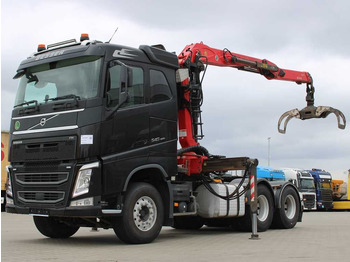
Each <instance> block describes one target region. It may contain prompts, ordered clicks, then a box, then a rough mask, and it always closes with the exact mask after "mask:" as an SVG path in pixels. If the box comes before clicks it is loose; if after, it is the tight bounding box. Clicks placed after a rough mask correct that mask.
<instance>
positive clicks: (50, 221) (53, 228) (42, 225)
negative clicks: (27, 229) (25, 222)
mask: <svg viewBox="0 0 350 262" xmlns="http://www.w3.org/2000/svg"><path fill="white" fill-rule="evenodd" d="M33 219H34V224H35V226H36V228H37V229H38V230H39V232H40V233H41V234H43V235H44V236H47V237H51V238H69V237H70V236H73V235H74V234H75V233H76V232H77V231H78V229H79V227H78V226H69V225H67V224H64V223H63V222H61V221H59V220H57V219H55V218H52V217H38V216H34V217H33Z"/></svg>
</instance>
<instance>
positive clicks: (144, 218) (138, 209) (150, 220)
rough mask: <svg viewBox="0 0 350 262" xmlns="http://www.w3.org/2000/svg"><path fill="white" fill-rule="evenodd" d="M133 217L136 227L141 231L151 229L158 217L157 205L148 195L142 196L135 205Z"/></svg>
mask: <svg viewBox="0 0 350 262" xmlns="http://www.w3.org/2000/svg"><path fill="white" fill-rule="evenodd" d="M133 218H134V222H135V225H136V227H137V228H138V229H139V230H141V231H148V230H150V229H151V228H152V227H153V226H154V224H155V222H156V219H157V206H156V204H155V203H154V201H153V200H152V198H150V197H148V196H143V197H140V198H139V199H138V200H137V201H136V203H135V206H134V210H133Z"/></svg>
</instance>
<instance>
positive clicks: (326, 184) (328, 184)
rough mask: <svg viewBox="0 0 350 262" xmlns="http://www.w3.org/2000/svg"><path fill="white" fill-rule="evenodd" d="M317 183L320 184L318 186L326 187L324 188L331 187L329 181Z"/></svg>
mask: <svg viewBox="0 0 350 262" xmlns="http://www.w3.org/2000/svg"><path fill="white" fill-rule="evenodd" d="M319 185H320V188H326V189H330V188H331V183H329V182H323V183H319Z"/></svg>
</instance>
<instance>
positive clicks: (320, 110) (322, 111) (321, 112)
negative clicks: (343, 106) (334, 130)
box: [316, 106, 346, 129]
mask: <svg viewBox="0 0 350 262" xmlns="http://www.w3.org/2000/svg"><path fill="white" fill-rule="evenodd" d="M331 113H333V114H335V116H336V117H337V121H338V128H340V129H345V126H346V119H345V116H344V114H343V113H342V112H341V111H339V110H338V109H335V108H333V107H330V106H318V107H317V108H316V115H317V116H319V117H322V118H326V117H327V116H328V115H329V114H331ZM341 120H343V123H341Z"/></svg>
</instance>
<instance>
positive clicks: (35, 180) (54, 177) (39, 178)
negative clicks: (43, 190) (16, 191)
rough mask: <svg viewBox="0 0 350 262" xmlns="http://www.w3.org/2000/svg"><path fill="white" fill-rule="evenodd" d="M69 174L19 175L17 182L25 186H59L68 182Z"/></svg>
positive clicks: (17, 175)
mask: <svg viewBox="0 0 350 262" xmlns="http://www.w3.org/2000/svg"><path fill="white" fill-rule="evenodd" d="M68 175H69V173H67V172H52V173H51V172H50V173H17V174H16V175H15V176H16V181H17V182H18V183H20V184H23V185H42V184H48V185H58V184H61V183H64V182H66V181H67V180H68Z"/></svg>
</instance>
